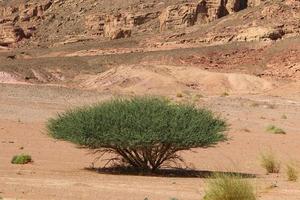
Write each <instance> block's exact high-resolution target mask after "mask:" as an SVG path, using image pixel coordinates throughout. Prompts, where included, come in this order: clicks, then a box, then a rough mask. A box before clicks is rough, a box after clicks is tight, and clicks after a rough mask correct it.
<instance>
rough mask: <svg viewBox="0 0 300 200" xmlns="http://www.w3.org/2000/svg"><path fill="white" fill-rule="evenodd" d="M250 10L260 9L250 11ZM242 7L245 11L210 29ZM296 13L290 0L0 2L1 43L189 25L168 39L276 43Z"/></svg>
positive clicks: (293, 25) (295, 30) (292, 28)
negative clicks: (220, 19)
mask: <svg viewBox="0 0 300 200" xmlns="http://www.w3.org/2000/svg"><path fill="white" fill-rule="evenodd" d="M254 7H260V9H257V8H256V9H252V10H251V8H254ZM245 9H247V10H250V12H249V11H248V12H241V13H242V14H239V15H235V17H232V18H230V19H228V20H227V21H226V22H223V23H222V25H218V24H216V23H215V25H211V24H212V23H213V22H214V21H216V20H217V19H219V18H222V17H225V16H227V15H231V14H234V13H236V12H240V11H242V10H245ZM299 13H300V8H299V2H298V1H295V0H288V1H266V2H264V1H261V0H228V1H224V0H201V1H199V0H185V1H183V0H181V1H179V0H177V1H174V0H165V1H157V0H151V1H149V0H147V1H146V0H129V1H123V0H111V1H97V0H85V1H80V0H43V1H28V0H27V1H25V0H23V1H22V0H18V1H16V0H4V1H2V2H1V3H0V45H2V46H14V45H16V43H18V44H19V45H22V44H23V43H26V45H29V44H30V45H33V44H39V45H43V44H44V45H49V44H53V43H58V42H70V41H73V42H74V41H82V40H93V39H94V40H107V39H119V38H127V37H135V36H139V35H142V36H143V35H146V34H150V35H153V34H154V35H157V34H159V33H163V32H166V31H171V32H172V31H173V33H177V32H178V31H177V30H182V29H184V28H186V27H193V26H197V28H194V29H184V31H183V32H182V31H181V33H180V34H177V35H172V36H171V38H174V37H175V38H178V37H181V36H183V35H185V34H186V32H189V33H190V32H192V33H194V34H197V37H194V36H191V37H189V39H188V40H186V39H185V41H184V42H188V43H203V42H206V43H220V42H229V41H252V40H259V39H268V38H269V39H271V40H276V39H279V38H281V37H283V36H285V35H287V36H295V35H299V32H300V31H299V29H300V28H299V18H300V17H299V15H300V14H299ZM278 16H280V17H278ZM175 30H176V31H175ZM187 30H188V31H187ZM198 34H200V35H198ZM168 39H170V38H168ZM180 42H182V41H180Z"/></svg>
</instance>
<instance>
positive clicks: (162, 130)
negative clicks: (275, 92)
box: [47, 97, 226, 170]
mask: <svg viewBox="0 0 300 200" xmlns="http://www.w3.org/2000/svg"><path fill="white" fill-rule="evenodd" d="M47 128H48V132H49V134H50V136H52V137H54V138H56V139H61V140H66V141H70V142H73V143H75V144H78V145H80V146H83V147H86V148H90V149H94V150H96V151H99V152H101V153H106V152H108V153H110V155H114V157H113V158H112V160H113V161H117V163H120V164H123V165H124V164H125V166H131V167H134V168H137V169H141V170H156V169H157V168H159V167H161V166H162V165H164V164H170V162H176V161H181V158H180V157H179V156H178V154H177V152H178V151H181V150H189V149H191V148H196V147H210V146H213V145H215V144H217V143H218V142H220V141H224V140H226V136H225V135H224V131H225V130H226V123H225V122H224V121H223V120H221V119H219V118H218V117H215V116H214V115H213V114H212V113H211V112H210V111H208V110H206V109H197V108H195V107H194V106H191V105H184V104H174V103H170V102H169V101H167V100H165V99H161V98H155V97H136V98H133V99H116V100H112V101H108V102H104V103H100V104H97V105H93V106H88V107H83V108H78V109H74V110H70V111H68V112H66V113H63V114H60V115H58V117H57V118H55V119H50V120H49V122H48V126H47Z"/></svg>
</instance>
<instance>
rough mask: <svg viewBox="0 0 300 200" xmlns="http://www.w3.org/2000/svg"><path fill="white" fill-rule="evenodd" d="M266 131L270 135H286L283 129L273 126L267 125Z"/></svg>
mask: <svg viewBox="0 0 300 200" xmlns="http://www.w3.org/2000/svg"><path fill="white" fill-rule="evenodd" d="M266 131H267V132H269V133H272V134H286V132H285V131H284V130H283V129H281V128H279V127H277V126H275V125H269V126H268V127H267V129H266Z"/></svg>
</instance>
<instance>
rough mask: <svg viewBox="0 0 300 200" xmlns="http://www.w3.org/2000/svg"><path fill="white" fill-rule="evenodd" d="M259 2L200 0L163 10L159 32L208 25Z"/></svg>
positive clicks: (252, 0)
mask: <svg viewBox="0 0 300 200" xmlns="http://www.w3.org/2000/svg"><path fill="white" fill-rule="evenodd" d="M260 3H261V0H250V1H247V0H202V1H200V2H198V3H184V4H180V5H172V6H168V7H167V8H165V9H164V10H163V11H162V13H161V15H160V17H159V19H160V30H161V31H164V30H167V29H176V28H183V27H189V26H193V25H195V24H197V23H200V24H201V23H208V22H212V21H214V20H216V19H218V18H221V17H224V16H226V15H229V14H232V13H235V12H238V11H241V10H243V9H245V8H247V7H254V6H258V5H259V4H260Z"/></svg>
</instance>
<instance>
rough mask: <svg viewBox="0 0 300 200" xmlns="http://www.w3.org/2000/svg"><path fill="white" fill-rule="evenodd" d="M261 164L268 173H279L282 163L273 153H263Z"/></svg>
mask: <svg viewBox="0 0 300 200" xmlns="http://www.w3.org/2000/svg"><path fill="white" fill-rule="evenodd" d="M260 162H261V166H262V167H263V168H264V169H265V170H266V172H267V173H279V171H280V165H281V163H280V161H278V160H277V157H276V156H275V154H274V153H273V152H272V151H268V152H264V153H261V155H260Z"/></svg>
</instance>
